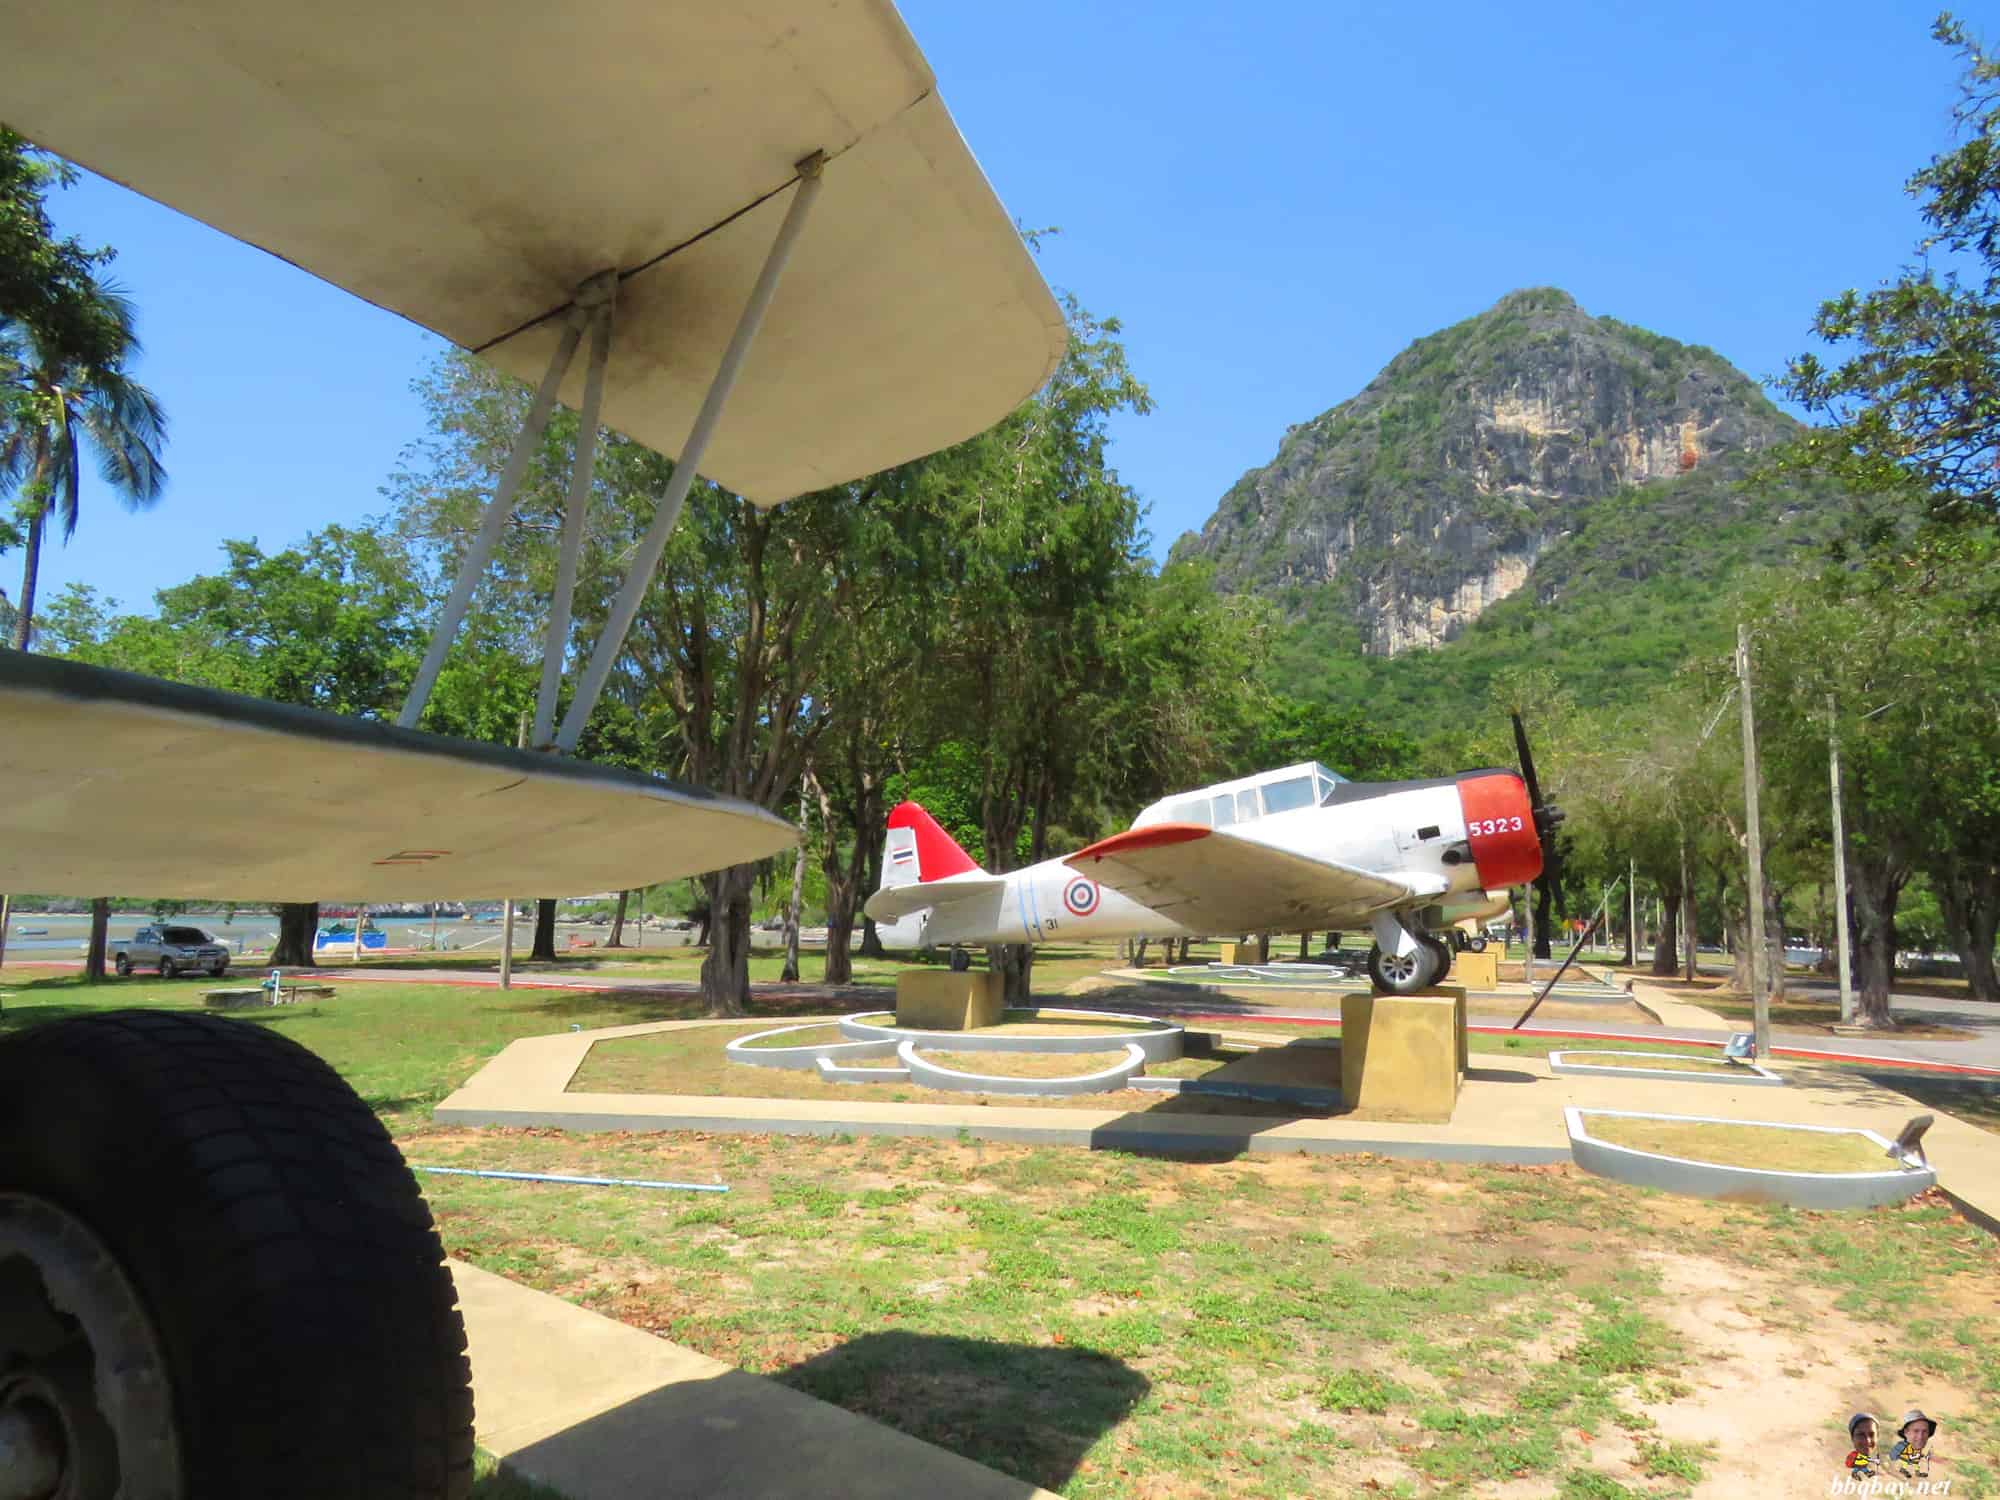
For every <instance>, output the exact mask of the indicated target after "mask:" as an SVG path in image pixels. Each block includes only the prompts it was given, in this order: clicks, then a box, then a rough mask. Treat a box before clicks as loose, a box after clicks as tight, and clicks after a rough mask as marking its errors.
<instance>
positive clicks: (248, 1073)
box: [0, 1011, 472, 1500]
mask: <svg viewBox="0 0 2000 1500" xmlns="http://www.w3.org/2000/svg"><path fill="white" fill-rule="evenodd" d="M443 1260H444V1256H443V1250H442V1247H441V1246H440V1245H439V1242H438V1237H437V1232H436V1230H435V1229H433V1228H432V1225H431V1218H430V1214H429V1211H428V1210H427V1209H426V1208H425V1207H424V1202H423V1199H422V1197H421V1196H420V1195H419V1194H418V1192H417V1187H416V1183H415V1182H414V1181H413V1180H412V1178H411V1176H410V1173H409V1170H408V1168H406V1167H405V1166H404V1165H403V1161H402V1158H401V1156H400V1155H399V1154H398V1153H397V1151H396V1148H395V1145H394V1144H393V1143H392V1142H391V1141H390V1139H389V1136H388V1133H387V1132H386V1131H385V1130H384V1129H383V1128H382V1125H381V1122H380V1121H379V1120H377V1119H376V1118H375V1116H374V1114H373V1113H372V1112H371V1111H370V1110H369V1109H368V1107H367V1106H366V1105H365V1104H363V1103H362V1102H361V1100H360V1099H359V1098H357V1097H356V1096H355V1094H354V1092H353V1091H352V1090H351V1089H349V1088H348V1086H347V1085H346V1084H345V1083H343V1082H342V1081H341V1080H340V1078H339V1077H338V1076H337V1075H336V1074H335V1073H334V1072H333V1070H332V1069H330V1068H329V1067H327V1065H326V1064H325V1063H323V1062H321V1061H320V1060H319V1059H318V1058H317V1057H315V1056H313V1055H312V1054H311V1053H309V1052H307V1051H306V1050H305V1049H304V1048H302V1047H300V1046H298V1045H297V1044H296V1043H294V1042H291V1041H289V1040H287V1039H286V1038H284V1037H281V1036H279V1035H277V1034H275V1033H273V1032H270V1031H267V1030H265V1029H264V1028H263V1027H260V1026H254V1025H250V1024H248V1023H245V1022H240V1021H225V1020H221V1019H219V1018H215V1017H208V1016H186V1015H174V1014H161V1013H158V1012H146V1011H115V1012H112V1013H109V1014H105V1015H98V1016H87V1017H79V1018H77V1019H74V1020H68V1021H57V1022H53V1023H51V1024H49V1025H46V1026H40V1027H36V1028H35V1029H33V1030H30V1031H25V1032H20V1033H17V1034H15V1035H13V1036H10V1037H8V1038H6V1039H5V1040H4V1041H0V1449H6V1450H9V1454H10V1459H12V1458H13V1455H14V1454H16V1453H19V1454H23V1455H25V1457H24V1458H20V1459H14V1460H13V1462H15V1463H19V1464H22V1465H23V1466H27V1465H39V1466H40V1467H39V1469H30V1470H29V1472H31V1473H35V1474H37V1476H38V1477H40V1476H43V1475H47V1474H55V1475H58V1476H60V1478H59V1480H57V1481H54V1482H50V1483H43V1484H41V1485H40V1486H39V1487H38V1486H37V1485H36V1484H34V1483H26V1484H25V1487H22V1486H16V1487H15V1488H11V1489H10V1488H7V1487H6V1486H5V1485H0V1493H5V1494H9V1495H11V1494H17V1493H18V1494H25V1495H34V1496H41V1495H53V1496H59V1497H61V1500H111V1497H113V1496H116V1497H119V1500H196V1497H206V1496H211V1495H213V1496H224V1495H243V1496H250V1495H285V1496H287V1497H294V1496H295V1497H298V1500H374V1497H384V1500H464V1497H466V1496H467V1495H468V1494H469V1493H470V1490H471V1485H472V1395H471V1389H470V1371H469V1369H468V1367H467V1364H466V1359H465V1330H464V1327H463V1325H462V1323H461V1321H460V1319H459V1315H458V1310H457V1307H456V1300H457V1299H456V1295H455V1293H454V1291H453V1288H452V1283H451V1277H450V1275H449V1273H448V1272H447V1271H446V1270H445V1267H444V1264H443ZM10 1444H11V1445H12V1447H11V1449H10V1448H9V1445H10ZM7 1478H8V1479H9V1480H10V1481H11V1480H12V1479H13V1478H14V1475H13V1474H11V1473H10V1474H9V1475H8V1476H7Z"/></svg>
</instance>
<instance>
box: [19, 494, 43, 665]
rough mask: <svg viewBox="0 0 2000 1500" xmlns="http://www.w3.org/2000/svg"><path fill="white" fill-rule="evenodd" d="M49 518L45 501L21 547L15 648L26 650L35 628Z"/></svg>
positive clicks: (38, 509) (29, 526) (29, 527)
mask: <svg viewBox="0 0 2000 1500" xmlns="http://www.w3.org/2000/svg"><path fill="white" fill-rule="evenodd" d="M47 520H48V502H47V501H43V502H42V504H41V505H40V506H39V507H38V508H37V510H36V512H35V518H34V520H32V521H30V522H29V523H28V541H27V545H26V546H24V547H23V548H22V549H21V598H20V602H19V604H18V605H17V608H18V610H19V613H18V614H16V615H15V616H14V649H15V650H16V651H26V650H27V649H28V636H29V635H30V634H31V633H32V632H33V630H34V614H35V580H36V579H37V578H39V577H40V576H41V571H42V527H43V525H44V524H45V523H46V522H47Z"/></svg>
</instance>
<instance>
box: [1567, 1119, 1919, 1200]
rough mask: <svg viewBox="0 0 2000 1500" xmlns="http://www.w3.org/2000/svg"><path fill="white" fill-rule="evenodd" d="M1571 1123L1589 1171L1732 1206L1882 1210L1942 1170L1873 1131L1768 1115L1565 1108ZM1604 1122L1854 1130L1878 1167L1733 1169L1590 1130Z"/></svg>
mask: <svg viewBox="0 0 2000 1500" xmlns="http://www.w3.org/2000/svg"><path fill="white" fill-rule="evenodd" d="M1563 1118H1564V1120H1565V1121H1566V1123H1567V1124H1568V1127H1569V1136H1570V1150H1571V1151H1572V1152H1573V1153H1574V1154H1575V1157H1576V1164H1577V1165H1578V1166H1579V1167H1582V1168H1583V1169H1584V1171H1586V1172H1593V1173H1595V1174H1596V1175H1597V1176H1599V1177H1609V1178H1612V1179H1613V1180H1615V1181H1618V1182H1629V1183H1631V1184H1633V1185H1634V1186H1636V1187H1650V1188H1659V1189H1660V1190H1661V1191H1663V1192H1668V1193H1681V1194H1684V1195H1686V1196H1687V1197H1691V1198H1721V1199H1725V1200H1727V1201H1729V1202H1733V1203H1788V1204H1790V1205H1791V1206H1792V1207H1794V1208H1816V1209H1843V1208H1880V1207H1882V1206H1884V1205H1886V1204H1890V1203H1902V1202H1905V1201H1907V1200H1908V1199H1910V1198H1913V1197H1915V1196H1916V1195H1917V1194H1918V1193H1921V1192H1924V1191H1926V1190H1928V1189H1930V1188H1932V1187H1935V1186H1936V1185H1937V1169H1936V1168H1935V1167H1931V1166H1922V1167H1913V1166H1908V1165H1903V1164H1899V1163H1897V1162H1896V1161H1895V1160H1894V1158H1893V1154H1892V1148H1891V1146H1890V1144H1889V1140H1888V1138H1887V1137H1885V1136H1883V1135H1880V1134H1878V1133H1877V1132H1875V1131H1873V1130H1866V1129H1859V1128H1856V1127H1853V1126H1839V1125H1778V1124H1773V1123H1772V1122H1771V1121H1768V1120H1743V1119H1731V1118H1725V1117H1722V1116H1717V1115H1668V1114H1654V1113H1650V1112H1646V1111H1641V1110H1631V1109H1578V1108H1576V1107H1575V1106H1571V1107H1570V1108H1568V1109H1566V1110H1564V1111H1563ZM1603 1119H1627V1120H1668V1121H1672V1122H1674V1123H1677V1124H1699V1125H1739V1126H1750V1127H1752V1128H1755V1129H1759V1130H1771V1131H1778V1132H1784V1131H1810V1132H1813V1133H1814V1134H1826V1135H1855V1136H1859V1137H1861V1138H1862V1139H1864V1140H1866V1141H1867V1142H1868V1143H1869V1145H1871V1146H1873V1147H1875V1148H1876V1149H1878V1150H1879V1151H1881V1153H1882V1155H1883V1157H1884V1158H1885V1160H1884V1162H1883V1165H1882V1170H1881V1171H1878V1172H1788V1171H1781V1170H1778V1169H1776V1168H1760V1167H1734V1166H1726V1165H1724V1164H1722V1163H1721V1162H1712V1161H1697V1160H1694V1159H1692V1158H1689V1157H1685V1156H1670V1155H1668V1154H1667V1153H1665V1152H1662V1151H1641V1150H1639V1149H1638V1148H1637V1147H1633V1146H1621V1145H1617V1144H1615V1143H1613V1142H1611V1141H1606V1140H1601V1139H1599V1138H1598V1137H1596V1136H1594V1135H1592V1134H1591V1133H1590V1126H1591V1122H1592V1121H1594V1120H1603Z"/></svg>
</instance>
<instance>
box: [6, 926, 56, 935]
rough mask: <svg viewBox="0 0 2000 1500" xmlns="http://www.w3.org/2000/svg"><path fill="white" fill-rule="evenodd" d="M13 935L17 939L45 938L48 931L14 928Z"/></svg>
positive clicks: (34, 928)
mask: <svg viewBox="0 0 2000 1500" xmlns="http://www.w3.org/2000/svg"><path fill="white" fill-rule="evenodd" d="M14 933H15V935H16V936H17V937H47V936H48V935H49V930H48V928H46V927H16V928H15V929H14Z"/></svg>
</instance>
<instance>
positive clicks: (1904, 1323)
mask: <svg viewBox="0 0 2000 1500" xmlns="http://www.w3.org/2000/svg"><path fill="white" fill-rule="evenodd" d="M404 1144H405V1149H406V1150H408V1151H409V1152H410V1153H411V1154H412V1156H413V1158H415V1159H418V1160H422V1161H426V1162H432V1163H439V1164H455V1165H490V1166H506V1167H511V1168H525V1169H529V1170H549V1171H562V1172H588V1173H597V1174H603V1175H613V1176H650V1177H666V1178H672V1179H679V1180H698V1181H706V1180H709V1179H710V1178H711V1177H719V1178H720V1179H721V1180H722V1181H724V1182H726V1183H728V1184H729V1185H730V1186H731V1189H732V1190H731V1192H730V1193H728V1194H727V1195H722V1196H715V1197H711V1196H706V1195H704V1196H703V1197H702V1198H701V1199H700V1200H699V1201H691V1200H690V1199H688V1198H685V1197H673V1196H669V1195H665V1194H648V1193H643V1192H638V1191H621V1190H605V1191H592V1190H576V1189H563V1188H551V1187H540V1186H535V1185H531V1184H516V1183H499V1182H487V1181H481V1180H477V1179H460V1178H450V1179H431V1180H430V1181H429V1182H427V1184H426V1188H427V1191H428V1192H429V1194H430V1197H431V1200H432V1203H433V1205H434V1207H435V1209H436V1211H437V1212H438V1213H439V1215H440V1221H441V1224H442V1226H443V1229H444V1233H445V1235H446V1238H447V1240H448V1241H449V1242H450V1243H451V1244H452V1246H453V1247H454V1249H455V1251H456V1252H457V1253H460V1254H462V1255H465V1256H466V1257H467V1258H469V1259H471V1260H473V1261H474V1262H475V1263H477V1264H480V1265H483V1266H485V1267H487V1268H488V1269H490V1270H493V1271H497V1272H499V1273H500V1274H503V1275H507V1276H511V1277H513V1278H515V1279H517V1280H521V1281H524V1282H527V1283H529V1284H530V1285H534V1286H537V1287H540V1288H542V1289H544V1290H547V1291H551V1292H554V1293H556V1294H557V1295H560V1296H564V1297H568V1298H570V1299H572V1300H575V1301H577V1302H580V1303H582V1304H584V1305H586V1306H590V1307H594V1308H597V1309H598V1310H600V1311H603V1312H605V1313H607V1314H609V1315H611V1316H613V1317H617V1318H619V1319H621V1320H623V1321H625V1322H628V1323H631V1324H633V1325H634V1326H637V1327H641V1328H646V1329H650V1330H652V1331H655V1332H658V1333H660V1334H661V1335H663V1336H665V1337H667V1338H671V1339H674V1340H676V1341H677V1342H680V1343H683V1344H686V1345H689V1346H692V1347H694V1348H697V1349H700V1350H702V1351H704V1352H706V1353H709V1354H712V1355H714V1356H716V1357H718V1358H721V1359H724V1360H728V1361H730V1362H732V1363H734V1364H737V1365H740V1366H742V1367H743V1368H746V1369H749V1370H752V1371H756V1372H759V1373H763V1374H767V1375H771V1376H773V1377H774V1378H776V1379H779V1380H781V1381H783V1382H785V1383H786V1384H788V1385H792V1386H795V1387H797V1388H799V1389H801V1390H804V1391H807V1392H809V1393H811V1394H813V1395H816V1396H819V1397H821V1398H823V1399H826V1400H830V1401H833V1402H835V1403H837V1404H839V1405H842V1406H845V1407H848V1408H849V1409H851V1410H854V1411H858V1412H861V1413H864V1414H866V1415H868V1416H870V1417H873V1418H875V1419H877V1420H880V1421H883V1422H886V1423H888V1424H889V1425H891V1426H894V1427H897V1428H900V1429H901V1430H903V1431H906V1432H910V1433H912V1434H914V1435H916V1436H918V1437H921V1438H924V1439H926V1440H928V1441H932V1442H937V1443H940V1444H942V1445H943V1446H946V1447H949V1448H952V1449H954V1450H956V1451H958V1452H961V1453H964V1454H966V1455H967V1456H969V1457H972V1458H975V1459H977V1460H979V1461H980V1462H983V1463H987V1464H990V1465H992V1466H993V1467H995V1468H998V1469H1001V1470H1003V1471H1005V1472H1007V1473H1010V1474H1014V1475H1017V1476H1019V1477H1020V1478H1022V1479H1023V1480H1026V1481H1031V1482H1034V1483H1037V1484H1041V1485H1044V1486H1047V1487H1048V1488H1050V1489H1054V1490H1057V1491H1059V1492H1061V1493H1063V1494H1066V1495H1072V1496H1078V1497H1106V1500H1110V1497H1120V1500H1126V1497H1129V1500H1159V1497H1196V1496H1203V1497H1205V1496H1210V1495H1232V1496H1235V1495H1243V1496H1270V1497H1293V1496H1300V1495H1347V1494H1374V1493H1381V1494H1387V1495H1406V1496H1431V1495H1451V1494H1463V1493H1468V1492H1471V1493H1484V1492H1486V1488H1487V1487H1489V1486H1493V1487H1496V1492H1499V1493H1505V1494H1507V1495H1520V1496H1526V1495H1530V1494H1532V1495H1537V1496H1541V1495H1559V1496H1569V1497H1593V1496H1597V1497H1601V1496H1614V1495H1620V1494H1625V1495H1685V1494H1687V1493H1689V1490H1690V1488H1691V1486H1692V1485H1693V1484H1695V1483H1696V1482H1701V1481H1706V1482H1707V1483H1708V1484H1709V1485H1711V1486H1712V1487H1713V1488H1711V1489H1710V1490H1709V1491H1707V1492H1708V1493H1714V1494H1751V1493H1771V1494H1806V1493H1821V1492H1822V1491H1823V1489H1824V1485H1825V1483H1826V1480H1827V1478H1828V1477H1831V1476H1832V1475H1834V1474H1836V1473H1837V1472H1838V1465H1839V1463H1840V1459H1841V1457H1842V1455H1843V1454H1844V1453H1845V1451H1846V1447H1845V1442H1844V1432H1843V1429H1842V1423H1844V1421H1845V1419H1846V1416H1847V1413H1848V1412H1849V1411H1850V1410H1853V1409H1856V1408H1866V1409H1870V1410H1881V1409H1883V1408H1891V1407H1893V1408H1895V1409H1897V1410H1900V1409H1902V1406H1903V1405H1908V1404H1909V1403H1910V1402H1912V1401H1917V1402H1920V1403H1921V1404H1923V1405H1924V1406H1925V1407H1926V1409H1927V1410H1933V1411H1934V1412H1935V1411H1937V1410H1938V1409H1942V1412H1941V1414H1942V1415H1943V1416H1944V1419H1945V1421H1946V1423H1947V1424H1948V1425H1947V1426H1946V1428H1945V1431H1946V1432H1947V1433H1949V1434H1951V1435H1952V1436H1953V1439H1954V1445H1953V1449H1952V1455H1951V1457H1952V1467H1951V1473H1952V1475H1953V1476H1954V1485H1953V1490H1952V1493H1953V1494H1954V1495H1959V1494H1965V1495H1982V1494H1983V1495H1988V1496H1991V1495H1993V1494H1995V1493H1996V1491H1995V1489H1994V1487H1993V1486H1994V1475H1995V1472H1996V1470H2000V1319H1996V1316H1995V1308H1994V1296H1995V1290H1996V1287H1997V1286H2000V1250H1996V1245H1995V1242H1994V1241H1993V1240H1992V1239H1990V1238H1989V1237H1988V1236H1986V1235H1984V1234H1983V1233H1981V1232H1979V1231H1977V1230H1974V1229H1972V1228H1970V1227H1969V1226H1967V1225H1966V1224H1965V1223H1964V1222H1963V1221H1962V1220H1960V1219H1959V1218H1957V1217H1956V1215H1954V1214H1953V1213H1952V1212H1951V1211H1950V1210H1949V1208H1947V1207H1945V1206H1943V1205H1941V1204H1934V1203H1929V1202H1924V1203H1919V1204H1917V1205H1915V1206H1912V1207H1908V1208H1899V1209H1893V1210H1881V1211H1877V1212H1873V1213H1866V1214H1840V1215H1835V1214H1824V1215H1822V1214H1809V1213H1800V1212H1797V1211H1793V1210H1787V1209H1782V1208H1750V1207H1743V1206H1736V1205H1724V1204H1714V1203H1706V1202H1699V1201H1696V1200H1691V1199H1678V1198H1669V1197H1666V1196H1663V1195H1657V1194H1651V1193H1646V1192H1641V1191H1638V1190H1634V1189H1629V1188H1623V1187H1620V1186H1618V1185H1617V1184H1612V1183H1606V1182H1603V1181H1602V1180H1600V1179H1594V1178H1587V1177H1582V1176H1580V1175H1578V1174H1576V1173H1574V1172H1573V1171H1571V1170H1570V1169H1569V1168H1566V1167H1562V1168H1509V1169H1496V1168H1478V1167H1467V1166H1460V1165H1452V1164H1436V1163H1416V1162H1408V1163H1404V1162H1393V1161H1384V1160H1380V1159H1375V1158H1367V1157H1348V1158H1339V1159H1329V1158H1313V1157H1303V1156H1300V1157H1278V1158H1265V1157H1258V1158H1245V1159H1242V1160H1238V1161H1233V1162H1228V1163H1223V1164H1207V1165H1197V1164H1190V1163H1183V1162H1175V1161H1169V1160H1162V1159H1153V1158H1143V1157H1131V1156H1124V1155H1119V1154H1114V1153H1105V1152H1093V1153H1080V1152H1066V1151H1061V1150H1049V1149H1041V1150H1037V1149H1027V1148H1019V1147H1005V1146H997V1145H993V1144H990V1143H970V1144H961V1143H956V1142H946V1141H925V1140H884V1139H872V1138H864V1139H860V1140H843V1139H839V1138H835V1139H832V1140H817V1139H805V1138H784V1139H776V1138H761V1137H742V1136H727V1137H724V1136H700V1135H677V1136H645V1137H631V1136H623V1137H621V1136H587V1137H586V1136H565V1135H561V1134H559V1133H556V1132H534V1133H525V1132H489V1133H479V1132H472V1131H459V1130H451V1129H446V1128H442V1127H430V1128H420V1129H417V1130H414V1131H412V1132H410V1133H409V1134H408V1135H407V1136H406V1139H405V1142H404ZM1898 1403H1901V1405H1899V1404H1898ZM1940 1472H1941V1471H1940ZM1370 1481H1373V1484H1372V1485H1371V1483H1370Z"/></svg>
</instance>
